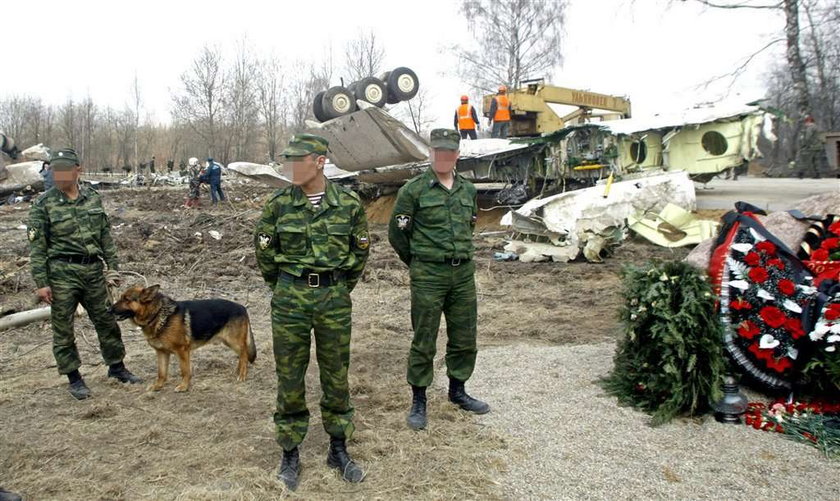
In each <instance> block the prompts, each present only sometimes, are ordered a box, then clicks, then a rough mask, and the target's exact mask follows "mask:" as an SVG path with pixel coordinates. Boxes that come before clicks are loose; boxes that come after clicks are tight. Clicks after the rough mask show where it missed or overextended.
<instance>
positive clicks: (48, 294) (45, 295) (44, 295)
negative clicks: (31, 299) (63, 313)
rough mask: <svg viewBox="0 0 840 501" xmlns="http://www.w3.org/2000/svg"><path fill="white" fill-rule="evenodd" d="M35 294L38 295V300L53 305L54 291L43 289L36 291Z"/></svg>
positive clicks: (47, 288)
mask: <svg viewBox="0 0 840 501" xmlns="http://www.w3.org/2000/svg"><path fill="white" fill-rule="evenodd" d="M35 294H38V299H40V300H41V301H43V302H45V303H47V304H52V289H51V288H49V287H42V288H40V289H37V290H36V291H35Z"/></svg>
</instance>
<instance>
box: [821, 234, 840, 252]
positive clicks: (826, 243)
mask: <svg viewBox="0 0 840 501" xmlns="http://www.w3.org/2000/svg"><path fill="white" fill-rule="evenodd" d="M838 245H840V238H837V237H832V238H826V239H825V240H823V241H822V244H820V249H825V250H827V251H831V249H834V248H835V247H837V246H838Z"/></svg>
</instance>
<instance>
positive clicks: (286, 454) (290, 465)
mask: <svg viewBox="0 0 840 501" xmlns="http://www.w3.org/2000/svg"><path fill="white" fill-rule="evenodd" d="M277 480H282V481H283V483H284V484H286V487H287V488H288V489H289V490H290V491H293V490H295V489H297V487H298V481H299V480H300V449H298V448H297V447H295V448H294V449H292V450H290V451H283V459H282V460H281V461H280V471H279V472H278V473H277Z"/></svg>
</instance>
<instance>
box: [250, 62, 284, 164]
mask: <svg viewBox="0 0 840 501" xmlns="http://www.w3.org/2000/svg"><path fill="white" fill-rule="evenodd" d="M258 74H259V76H258V77H257V79H256V81H257V102H258V105H259V115H260V118H261V120H262V127H263V135H264V138H265V144H266V149H267V152H266V155H267V157H268V160H269V161H274V160H276V158H277V148H278V144H279V142H280V139H281V137H282V136H283V135H285V133H286V117H285V114H284V108H285V107H286V106H285V103H284V102H283V92H282V90H283V86H284V83H285V80H284V78H283V70H282V67H281V66H280V63H279V61H278V60H277V58H276V57H270V58H268V59H263V60H262V61H260V63H259V68H258Z"/></svg>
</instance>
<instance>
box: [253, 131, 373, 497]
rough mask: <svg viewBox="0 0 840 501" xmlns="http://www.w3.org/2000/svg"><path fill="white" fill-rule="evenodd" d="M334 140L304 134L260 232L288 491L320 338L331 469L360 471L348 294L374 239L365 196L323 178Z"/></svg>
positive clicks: (356, 475)
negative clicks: (352, 442)
mask: <svg viewBox="0 0 840 501" xmlns="http://www.w3.org/2000/svg"><path fill="white" fill-rule="evenodd" d="M327 147H328V143H327V140H326V139H324V138H322V137H320V136H316V135H312V134H298V135H296V136H294V137H293V138H292V140H291V141H290V143H289V145H288V147H287V148H286V149H285V150H283V152H282V155H284V156H285V159H286V161H285V165H284V169H285V174H286V177H287V178H289V179H290V180H291V183H292V185H291V186H289V187H287V188H283V189H281V190H278V191H277V192H276V193H275V194H274V195H273V196H272V197H271V198H270V199H269V200H268V202H267V203H266V205H265V208H264V209H263V212H262V216H261V217H260V219H259V222H258V223H257V227H256V229H255V231H254V245H255V247H256V255H257V263H258V264H259V268H260V272H261V273H262V276H263V278H264V279H265V281H266V283H267V284H268V286H269V287H271V289H272V291H273V292H274V295H273V297H272V300H271V325H272V332H273V338H274V360H275V362H276V370H277V412H275V414H274V423H275V425H276V432H277V442H278V443H279V444H280V445H281V446H282V447H283V459H282V460H281V462H280V471H279V473H278V478H279V479H280V480H282V481H283V482H284V483H285V484H286V485H287V486H288V488H289V489H291V490H294V489H295V488H297V485H298V479H299V476H300V455H299V452H298V446H299V445H300V443H301V442H302V441H303V438H304V437H305V436H306V432H307V428H308V425H309V411H308V410H307V408H306V397H305V392H306V385H305V376H306V368H307V365H308V364H309V348H310V334H311V332H312V331H313V330H314V333H315V348H316V356H317V358H318V367H319V369H320V377H321V389H322V391H323V396H322V397H321V417H322V421H323V424H324V429H325V430H326V431H327V434H329V436H330V448H329V453H328V455H327V464H328V465H329V466H330V467H332V468H336V469H338V470H339V471H340V472H341V475H342V477H343V478H344V480H347V481H348V482H361V481H362V480H363V478H364V472H363V471H362V469H361V468H360V467H359V466H358V465H357V464H356V463H355V462H353V461H352V460H351V459H350V456H349V455H348V454H347V449H346V440H347V439H349V438H350V436H351V435H352V434H353V430H354V426H353V421H352V418H353V406H352V405H351V404H350V391H349V385H348V382H347V371H348V368H349V364H350V317H351V301H350V291H352V290H353V288H354V287H355V286H356V283H357V282H358V281H359V278H360V277H361V275H362V270H363V269H364V266H365V262H366V261H367V257H368V247H369V245H370V240H369V236H368V230H367V218H366V217H365V211H364V208H363V207H362V204H361V201H360V200H359V197H358V195H356V194H355V193H354V192H353V191H351V190H349V189H346V188H343V187H341V186H338V185H336V184H334V183H332V182H330V181H329V180H327V179H326V177H325V176H324V162H325V161H326V157H325V155H326V153H327Z"/></svg>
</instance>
